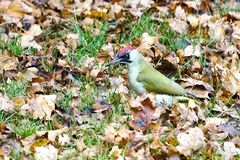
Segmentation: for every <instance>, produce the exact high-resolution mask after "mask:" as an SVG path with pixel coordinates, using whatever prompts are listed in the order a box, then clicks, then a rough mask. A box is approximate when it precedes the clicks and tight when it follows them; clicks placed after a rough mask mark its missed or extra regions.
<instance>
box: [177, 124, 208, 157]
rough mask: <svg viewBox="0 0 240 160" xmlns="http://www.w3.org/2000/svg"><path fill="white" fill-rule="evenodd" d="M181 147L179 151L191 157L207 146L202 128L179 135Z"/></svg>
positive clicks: (191, 129) (192, 129)
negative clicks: (194, 152)
mask: <svg viewBox="0 0 240 160" xmlns="http://www.w3.org/2000/svg"><path fill="white" fill-rule="evenodd" d="M177 140H178V141H179V145H178V146H177V147H176V148H177V150H178V151H179V152H180V153H181V154H183V155H185V156H190V155H191V154H192V153H193V151H196V150H198V149H200V148H202V147H204V145H205V137H204V133H203V132H202V130H201V129H200V128H197V127H195V128H190V129H189V130H188V131H187V133H179V134H178V135H177Z"/></svg>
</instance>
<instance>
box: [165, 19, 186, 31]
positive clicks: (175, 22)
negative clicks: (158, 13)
mask: <svg viewBox="0 0 240 160" xmlns="http://www.w3.org/2000/svg"><path fill="white" fill-rule="evenodd" d="M168 23H169V26H170V27H171V28H172V29H173V30H174V31H176V32H178V33H180V34H184V33H186V32H187V30H188V27H189V26H188V24H187V23H186V22H185V21H182V20H179V19H170V20H169V21H168Z"/></svg>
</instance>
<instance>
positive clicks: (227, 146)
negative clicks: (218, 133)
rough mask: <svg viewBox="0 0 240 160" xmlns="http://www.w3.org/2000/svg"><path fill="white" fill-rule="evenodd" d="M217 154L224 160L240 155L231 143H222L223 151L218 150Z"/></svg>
mask: <svg viewBox="0 0 240 160" xmlns="http://www.w3.org/2000/svg"><path fill="white" fill-rule="evenodd" d="M218 152H219V153H220V154H221V155H223V156H224V157H225V159H226V160H230V159H232V158H233V157H234V156H235V155H238V154H240V149H239V148H237V147H236V146H235V145H234V144H233V143H232V142H224V146H223V150H222V149H219V150H218Z"/></svg>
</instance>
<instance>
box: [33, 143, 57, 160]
mask: <svg viewBox="0 0 240 160" xmlns="http://www.w3.org/2000/svg"><path fill="white" fill-rule="evenodd" d="M35 150H36V152H35V153H34V158H35V159H36V160H57V157H58V150H57V149H56V148H55V147H54V146H53V145H51V144H49V145H47V146H45V147H36V148H35Z"/></svg>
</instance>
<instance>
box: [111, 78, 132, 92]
mask: <svg viewBox="0 0 240 160" xmlns="http://www.w3.org/2000/svg"><path fill="white" fill-rule="evenodd" d="M109 80H110V83H111V92H115V93H128V88H127V87H126V86H125V83H126V82H125V80H124V79H123V78H122V77H120V76H118V77H109Z"/></svg>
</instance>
